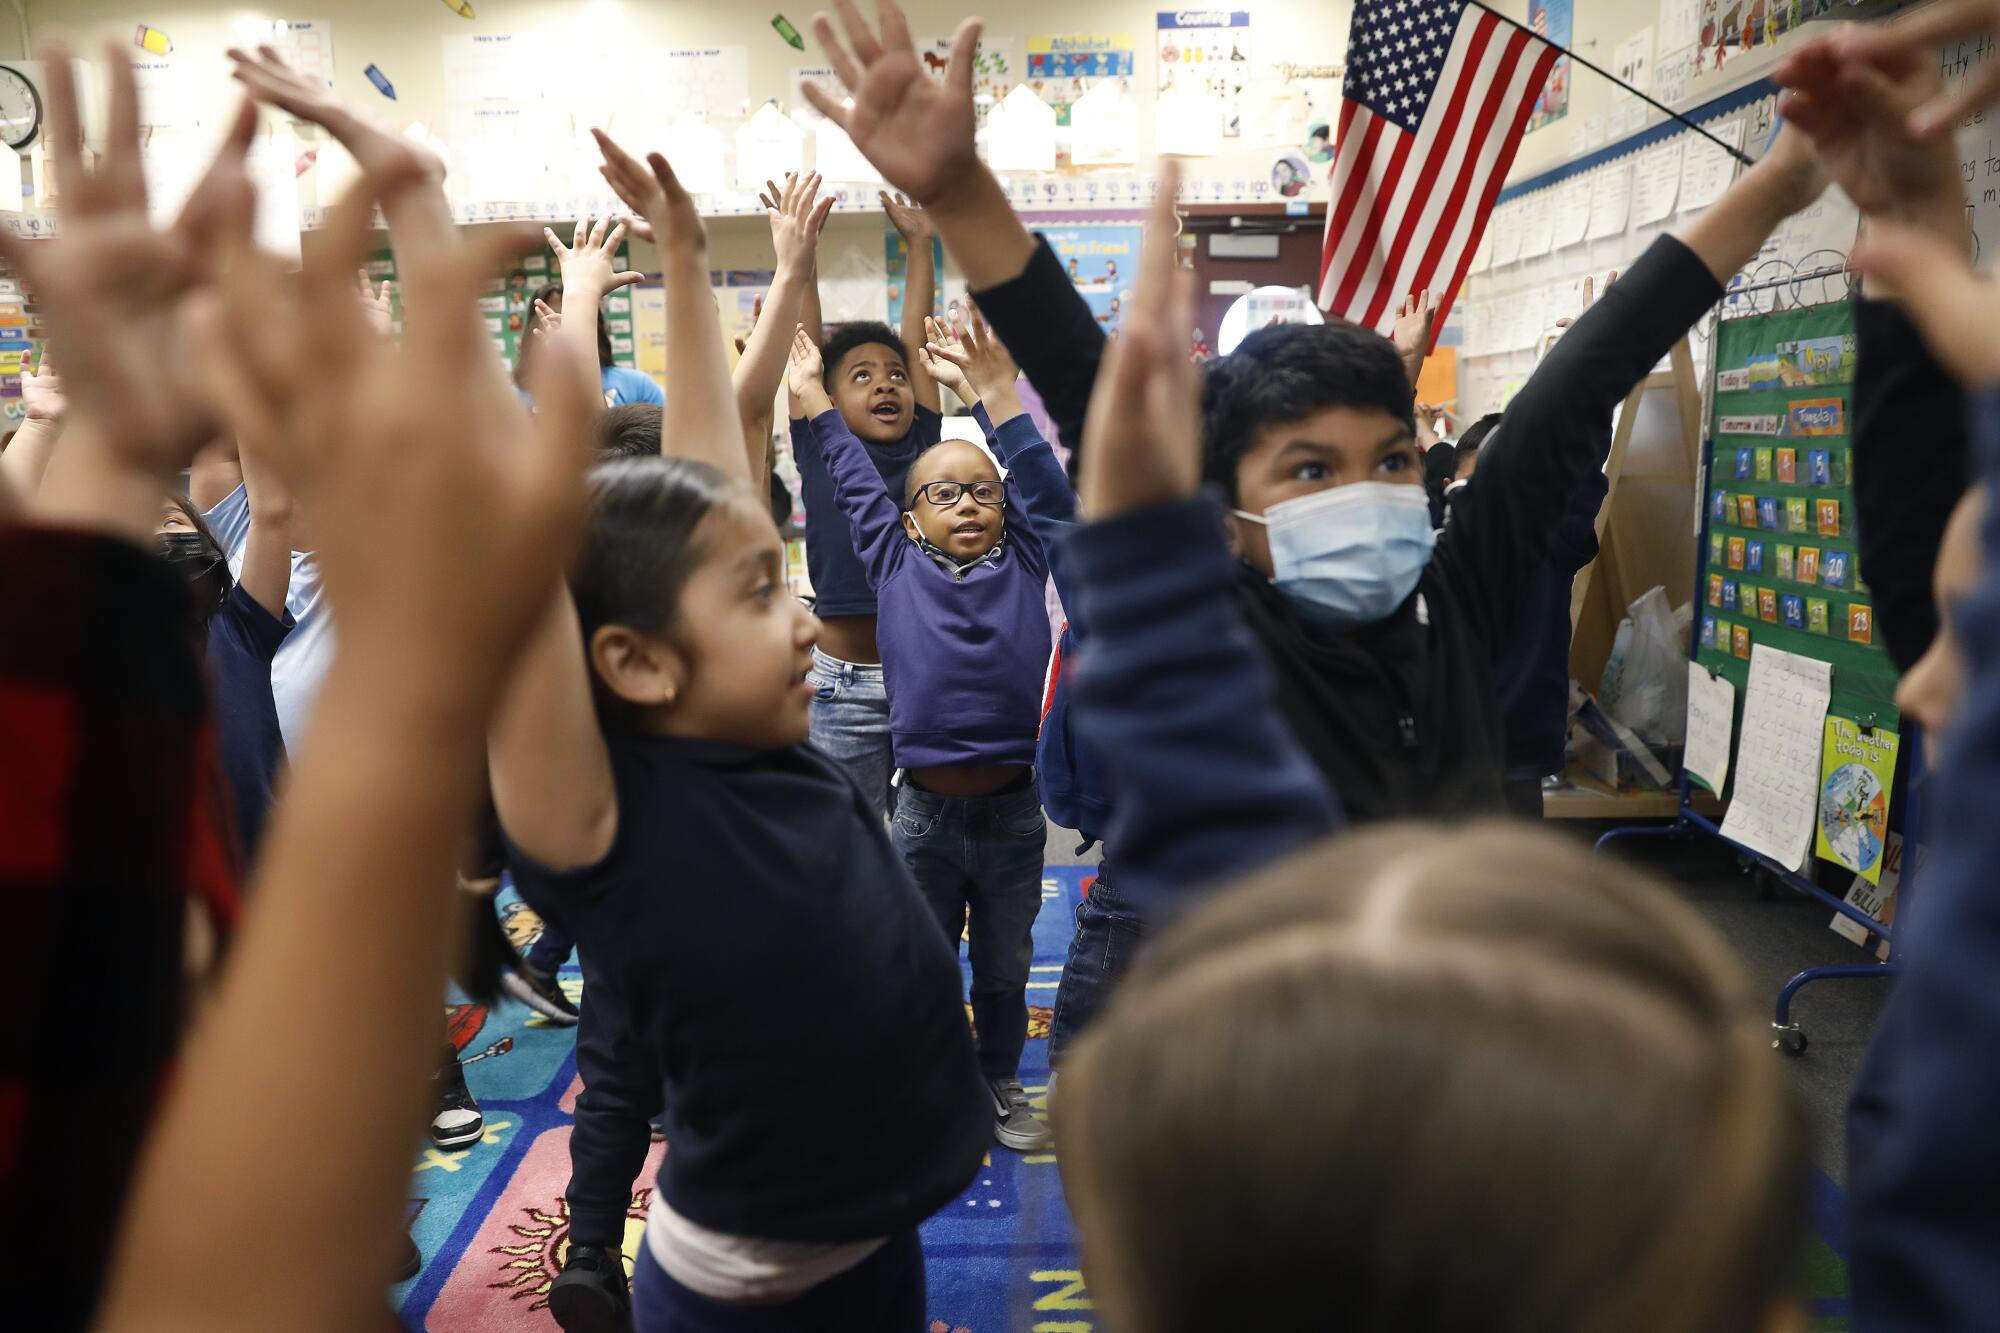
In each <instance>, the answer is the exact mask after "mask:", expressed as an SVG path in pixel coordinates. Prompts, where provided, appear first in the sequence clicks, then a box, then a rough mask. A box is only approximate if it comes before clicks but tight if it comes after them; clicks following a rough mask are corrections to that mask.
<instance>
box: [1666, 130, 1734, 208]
mask: <svg viewBox="0 0 2000 1333" xmlns="http://www.w3.org/2000/svg"><path fill="white" fill-rule="evenodd" d="M1702 128H1704V129H1706V130H1707V131H1708V132H1709V133H1710V134H1713V135H1714V136H1715V137H1716V138H1718V139H1720V140H1722V141H1723V142H1724V143H1726V144H1728V145H1729V146H1730V147H1731V148H1741V147H1742V146H1743V121H1742V120H1741V119H1740V118H1739V119H1736V120H1726V121H1723V122H1722V123H1721V124H1712V125H1705V126H1703V127H1702ZM1685 137H1686V147H1685V148H1684V149H1683V150H1682V153H1681V197H1680V210H1681V212H1683V213H1688V212H1692V211H1693V210H1695V209H1697V208H1707V207H1708V206H1709V205H1710V204H1712V203H1714V202H1715V201H1716V200H1717V199H1720V198H1721V197H1722V192H1723V191H1724V190H1726V189H1728V188H1729V182H1730V181H1732V180H1734V179H1736V159H1735V158H1733V157H1731V156H1730V155H1729V154H1727V153H1725V152H1723V151H1722V149H1720V148H1718V147H1716V146H1715V145H1714V144H1712V143H1710V142H1709V141H1708V140H1707V139H1705V138H1703V137H1702V136H1701V135H1699V134H1690V135H1687V136H1685Z"/></svg>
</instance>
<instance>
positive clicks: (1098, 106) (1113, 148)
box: [1069, 79, 1139, 167]
mask: <svg viewBox="0 0 2000 1333" xmlns="http://www.w3.org/2000/svg"><path fill="white" fill-rule="evenodd" d="M1069 159H1070V161H1071V162H1072V163H1073V164H1075V165H1076V166H1079V167H1109V166H1124V165H1129V164H1131V163H1134V162H1137V161H1138V160H1139V103H1138V101H1137V100H1136V99H1135V98H1134V97H1133V96H1132V94H1131V93H1129V92H1127V91H1126V90H1125V89H1124V88H1123V87H1121V86H1120V85H1119V81H1118V80H1116V79H1100V80H1098V82H1097V83H1096V84H1094V85H1093V86H1092V87H1090V88H1089V89H1088V90H1087V91H1085V93H1084V94H1083V96H1081V97H1079V98H1077V99H1076V101H1074V102H1071V103H1070V105H1069Z"/></svg>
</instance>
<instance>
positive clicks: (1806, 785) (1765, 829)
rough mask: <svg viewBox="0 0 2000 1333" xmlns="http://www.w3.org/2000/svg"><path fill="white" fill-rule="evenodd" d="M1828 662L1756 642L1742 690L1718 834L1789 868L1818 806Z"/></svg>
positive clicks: (1799, 857)
mask: <svg viewBox="0 0 2000 1333" xmlns="http://www.w3.org/2000/svg"><path fill="white" fill-rule="evenodd" d="M1832 693H1833V666H1832V664H1831V663H1828V662H1817V661H1814V660H1813V659H1812V658H1809V657H1800V656H1798V655H1797V654H1794V653H1787V652H1783V651H1780V650H1779V649H1776V648H1769V647H1766V646H1765V645H1763V644H1761V643H1760V644H1757V645H1756V646H1755V647H1754V648H1753V649H1751V653H1750V685H1749V688H1748V689H1747V690H1745V691H1744V695H1743V739H1742V742H1741V744H1739V745H1738V746H1737V749H1736V758H1737V765H1736V792H1735V795H1734V796H1732V797H1731V798H1730V802H1729V813H1728V814H1727V815H1725V816H1724V817H1723V820H1722V836H1723V837H1725V838H1728V839H1729V840H1730V841H1732V842H1734V843H1737V844H1739V845H1740V846H1743V847H1747V848H1749V849H1750V850H1751V851H1753V852H1761V853H1763V854H1764V855H1765V856H1768V857H1770V858H1771V859H1772V860H1773V861H1776V862H1777V863H1778V864H1779V865H1781V866H1785V867H1786V868H1788V869H1792V870H1796V869H1798V868H1799V867H1800V866H1802V865H1804V864H1805V860H1806V851H1807V849H1808V848H1810V847H1811V845H1812V837H1813V828H1814V826H1815V824H1816V823H1817V816H1818V813H1819V752H1820V742H1821V740H1822V738H1823V736H1824V734H1825V727H1826V706H1827V701H1828V699H1829V698H1830V697H1831V696H1832Z"/></svg>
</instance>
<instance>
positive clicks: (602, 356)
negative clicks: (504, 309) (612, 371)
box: [521, 282, 611, 369]
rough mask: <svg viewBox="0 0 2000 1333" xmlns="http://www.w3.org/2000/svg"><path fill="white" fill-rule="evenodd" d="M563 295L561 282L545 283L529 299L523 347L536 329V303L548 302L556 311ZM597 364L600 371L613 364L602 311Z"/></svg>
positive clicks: (522, 339) (598, 329) (609, 336)
mask: <svg viewBox="0 0 2000 1333" xmlns="http://www.w3.org/2000/svg"><path fill="white" fill-rule="evenodd" d="M562 294H563V285H562V284H561V283H560V282H545V283H543V284H542V285H541V286H539V287H537V288H535V290H534V292H533V293H532V294H531V295H530V296H529V297H528V314H527V318H526V319H525V320H524V321H523V325H524V326H523V328H522V330H521V345H522V346H524V347H525V346H526V345H527V339H528V330H529V329H532V328H534V327H535V302H537V301H546V302H548V304H549V308H550V309H555V308H556V307H557V306H558V305H559V304H561V297H562ZM597 364H598V367H599V368H600V369H602V368H603V367H606V366H609V365H610V364H611V330H610V329H609V328H607V327H606V326H605V323H604V311H603V310H602V309H600V310H598V312H597Z"/></svg>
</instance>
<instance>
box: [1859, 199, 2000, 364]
mask: <svg viewBox="0 0 2000 1333" xmlns="http://www.w3.org/2000/svg"><path fill="white" fill-rule="evenodd" d="M1849 262H1850V263H1851V264H1852V265H1853V266H1854V267H1855V269H1857V270H1858V271H1859V272H1861V273H1862V274H1863V275H1865V276H1866V278H1867V279H1868V281H1869V283H1870V284H1871V285H1874V284H1875V283H1877V281H1878V280H1880V281H1881V282H1883V283H1886V284H1887V285H1888V286H1889V287H1890V288H1892V289H1893V290H1894V292H1895V294H1896V297H1895V299H1896V300H1897V303H1898V304H1900V305H1901V306H1902V307H1903V310H1904V312H1905V313H1907V314H1908V315H1909V317H1910V319H1911V320H1912V321H1913V322H1914V323H1915V324H1916V326H1917V328H1918V330H1919V331H1920V332H1921V333H1922V334H1923V335H1924V343H1925V344H1926V345H1927V346H1928V347H1929V348H1930V349H1931V354H1932V355H1933V356H1935V357H1937V359H1938V360H1939V361H1940V362H1941V363H1943V365H1944V367H1945V368H1946V369H1947V370H1949V371H1950V372H1951V373H1952V374H1953V375H1955V376H1957V377H1958V379H1959V380H1960V382H1962V383H1963V384H1965V385H1966V386H1967V387H1968V388H1974V389H1978V388H1986V387H1990V386H1992V385H1995V384H2000V342H1996V341H1995V340H1994V338H1993V309H1994V306H1995V304H1996V303H2000V282H1996V281H1995V280H1994V279H1993V278H1991V277H1989V276H1988V275H1986V274H1984V273H1981V272H1979V271H1977V270H1976V269H1974V268H1973V267H1972V263H1971V260H1970V259H1969V258H1968V257H1967V255H1966V252H1965V248H1964V247H1963V246H1961V245H1955V244H1953V243H1952V242H1951V241H1948V240H1946V239H1945V238H1943V237H1941V236H1938V235H1936V234H1935V233H1933V232H1930V231H1928V230H1925V229H1922V228H1918V227H1912V226H1904V225H1900V224H1897V223H1890V222H1881V223H1876V224H1875V225H1873V226H1871V227H1870V228H1869V229H1868V234H1867V235H1866V236H1865V237H1863V238H1862V240H1861V242H1860V243H1859V244H1857V245H1856V246H1855V247H1854V251H1853V253H1852V254H1851V255H1850V256H1849Z"/></svg>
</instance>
